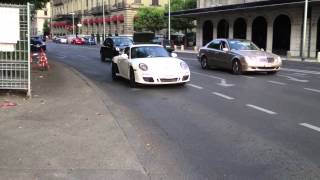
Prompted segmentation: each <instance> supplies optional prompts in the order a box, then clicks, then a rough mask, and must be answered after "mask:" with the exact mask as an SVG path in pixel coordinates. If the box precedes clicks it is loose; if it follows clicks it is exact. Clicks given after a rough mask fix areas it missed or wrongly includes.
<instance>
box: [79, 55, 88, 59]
mask: <svg viewBox="0 0 320 180" xmlns="http://www.w3.org/2000/svg"><path fill="white" fill-rule="evenodd" d="M77 56H78V57H80V58H85V59H87V58H88V57H87V56H83V55H77Z"/></svg>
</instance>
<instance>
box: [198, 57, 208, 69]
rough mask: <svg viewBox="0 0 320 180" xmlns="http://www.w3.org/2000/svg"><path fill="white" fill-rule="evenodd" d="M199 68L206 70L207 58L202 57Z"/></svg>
mask: <svg viewBox="0 0 320 180" xmlns="http://www.w3.org/2000/svg"><path fill="white" fill-rule="evenodd" d="M200 64H201V68H202V69H208V59H207V57H205V56H203V57H202V58H201V60H200Z"/></svg>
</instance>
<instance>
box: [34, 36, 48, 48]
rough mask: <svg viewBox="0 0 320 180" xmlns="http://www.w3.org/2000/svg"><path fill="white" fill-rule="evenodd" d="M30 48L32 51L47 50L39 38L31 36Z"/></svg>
mask: <svg viewBox="0 0 320 180" xmlns="http://www.w3.org/2000/svg"><path fill="white" fill-rule="evenodd" d="M30 43H31V48H34V49H40V48H41V49H43V50H44V51H46V50H47V46H46V43H45V42H44V41H43V40H42V38H41V37H40V36H33V37H31V38H30Z"/></svg>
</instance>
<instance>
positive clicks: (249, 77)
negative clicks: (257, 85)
mask: <svg viewBox="0 0 320 180" xmlns="http://www.w3.org/2000/svg"><path fill="white" fill-rule="evenodd" d="M241 76H242V77H245V78H248V79H254V78H255V77H251V76H246V75H241Z"/></svg>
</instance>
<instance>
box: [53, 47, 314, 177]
mask: <svg viewBox="0 0 320 180" xmlns="http://www.w3.org/2000/svg"><path fill="white" fill-rule="evenodd" d="M47 46H48V48H47V49H48V51H47V53H48V56H49V61H50V60H55V61H59V62H63V63H65V64H67V65H70V66H71V67H73V68H75V69H77V70H78V71H79V72H81V73H82V74H83V75H85V76H87V77H88V78H89V79H91V80H92V81H93V82H94V83H95V84H96V85H97V87H98V88H99V89H100V90H101V93H106V94H107V95H108V96H109V97H111V100H107V99H103V100H104V101H108V102H105V104H106V106H108V108H109V109H110V110H111V111H112V113H113V115H114V116H115V117H116V119H117V122H118V123H119V126H120V127H121V128H122V129H123V131H124V133H125V135H126V137H127V139H128V142H129V143H130V145H131V146H132V148H133V149H134V151H135V152H136V154H137V156H138V158H139V160H140V162H141V164H142V165H143V167H144V168H145V170H146V172H147V173H148V176H150V177H151V179H197V180H199V179H259V180H260V179H268V180H270V179H290V180H291V179H299V180H300V179H320V118H319V114H320V66H319V65H315V64H313V63H300V62H288V61H286V62H284V67H283V70H281V71H280V72H279V73H277V74H276V75H267V74H264V73H250V74H245V75H241V76H236V75H232V74H231V73H230V72H228V71H223V70H202V69H201V68H200V65H199V63H198V62H197V60H196V58H195V57H196V56H195V55H194V54H186V53H185V54H178V56H179V57H180V58H181V59H183V60H185V61H186V62H187V63H188V65H189V67H190V70H191V82H190V83H188V84H187V85H185V86H160V87H157V86H155V87H139V88H136V89H130V88H129V84H128V82H127V81H125V80H117V81H112V79H111V66H110V63H103V62H101V61H100V57H99V49H98V48H96V47H85V46H72V45H62V44H52V43H48V45H47ZM75 93H76V92H75ZM66 98H67V97H66ZM88 108H90V107H88Z"/></svg>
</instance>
